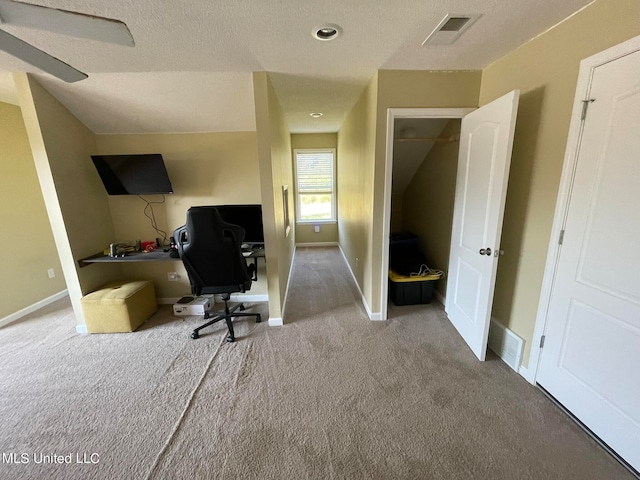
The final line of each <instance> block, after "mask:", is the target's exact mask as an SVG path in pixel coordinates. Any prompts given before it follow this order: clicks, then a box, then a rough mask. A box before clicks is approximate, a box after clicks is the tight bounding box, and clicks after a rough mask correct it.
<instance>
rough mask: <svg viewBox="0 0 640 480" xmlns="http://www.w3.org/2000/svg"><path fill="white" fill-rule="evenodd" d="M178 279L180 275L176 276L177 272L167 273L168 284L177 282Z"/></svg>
mask: <svg viewBox="0 0 640 480" xmlns="http://www.w3.org/2000/svg"><path fill="white" fill-rule="evenodd" d="M179 278H180V275H178V272H167V279H168V280H169V281H170V282H177V281H178V279H179Z"/></svg>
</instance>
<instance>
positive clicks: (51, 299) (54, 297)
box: [0, 290, 69, 327]
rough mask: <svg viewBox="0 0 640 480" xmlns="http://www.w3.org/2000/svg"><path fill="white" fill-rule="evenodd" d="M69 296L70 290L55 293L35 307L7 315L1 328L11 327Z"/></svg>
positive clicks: (1, 321)
mask: <svg viewBox="0 0 640 480" xmlns="http://www.w3.org/2000/svg"><path fill="white" fill-rule="evenodd" d="M68 295H69V291H68V290H62V291H61V292H58V293H55V294H53V295H51V296H50V297H47V298H45V299H44V300H40V301H39V302H36V303H34V304H33V305H29V306H28V307H25V308H23V309H21V310H18V311H17V312H15V313H12V314H10V315H7V316H6V317H4V318H2V319H0V327H4V326H5V325H9V324H10V323H12V322H15V321H16V320H20V319H21V318H22V317H25V316H27V315H29V314H30V313H33V312H35V311H37V310H40V309H41V308H43V307H46V306H47V305H49V304H50V303H53V302H55V301H58V300H60V299H61V298H64V297H66V296H68Z"/></svg>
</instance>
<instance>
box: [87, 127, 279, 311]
mask: <svg viewBox="0 0 640 480" xmlns="http://www.w3.org/2000/svg"><path fill="white" fill-rule="evenodd" d="M96 153H99V154H128V153H160V154H162V157H163V159H164V161H165V165H166V167H167V172H168V174H169V178H170V179H171V184H172V186H173V191H174V193H173V194H172V195H166V196H165V200H164V203H159V204H155V205H153V211H154V214H155V217H156V220H157V224H158V227H159V228H160V229H161V230H164V232H166V234H167V240H168V238H169V237H170V236H171V234H172V233H173V231H174V230H175V229H176V228H177V227H179V226H181V225H184V223H185V219H186V211H187V210H188V209H189V207H191V206H195V205H222V204H251V203H262V200H261V194H260V174H259V166H258V147H257V139H256V133H255V132H220V133H190V134H146V135H96ZM95 175H96V176H97V173H95ZM100 194H102V195H103V196H104V197H105V198H107V200H108V203H109V209H110V213H111V218H112V221H113V227H114V232H115V236H114V238H113V239H112V240H111V241H117V242H126V241H135V240H142V241H147V240H155V239H156V237H160V238H162V235H159V234H158V233H157V232H156V231H155V230H154V229H153V228H152V226H151V222H150V221H149V219H148V218H147V217H146V216H145V215H144V208H145V205H146V203H145V202H144V201H143V200H141V199H140V198H138V197H137V196H129V195H122V196H107V194H106V192H105V190H104V188H102V187H101V188H100ZM144 198H145V199H146V200H149V201H153V202H162V196H161V195H145V196H144ZM105 247H108V243H107V244H106V245H105ZM258 265H259V267H260V268H259V271H258V281H257V282H254V283H253V285H252V286H251V291H250V292H248V294H249V295H266V294H267V281H266V274H265V273H266V271H265V268H264V262H262V261H259V263H258ZM92 268H95V266H92ZM168 272H178V274H179V275H180V279H179V281H178V282H169V281H168V278H167V273H168ZM123 273H124V275H125V276H126V277H127V278H144V279H147V280H152V281H153V282H154V285H155V288H156V295H157V296H158V297H159V298H164V299H174V298H176V297H180V296H182V295H187V294H189V293H190V286H189V279H188V277H187V274H186V271H185V269H184V267H183V265H182V263H181V262H180V261H169V262H152V263H133V264H127V265H123Z"/></svg>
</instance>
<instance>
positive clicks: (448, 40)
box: [422, 14, 480, 45]
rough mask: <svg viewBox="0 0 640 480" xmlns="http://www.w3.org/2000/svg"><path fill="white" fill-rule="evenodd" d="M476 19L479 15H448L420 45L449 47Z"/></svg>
mask: <svg viewBox="0 0 640 480" xmlns="http://www.w3.org/2000/svg"><path fill="white" fill-rule="evenodd" d="M478 18H480V15H453V14H449V15H447V16H446V17H444V18H443V19H442V21H441V22H440V23H439V24H438V26H437V27H436V28H435V29H434V30H433V32H431V33H430V34H429V36H428V37H427V38H426V39H425V41H424V42H422V45H451V44H452V43H453V42H455V41H456V40H457V39H458V37H459V36H460V35H462V34H463V33H464V32H465V31H466V30H467V29H468V28H469V27H470V26H471V25H473V23H474V22H475V21H476V20H477V19H478Z"/></svg>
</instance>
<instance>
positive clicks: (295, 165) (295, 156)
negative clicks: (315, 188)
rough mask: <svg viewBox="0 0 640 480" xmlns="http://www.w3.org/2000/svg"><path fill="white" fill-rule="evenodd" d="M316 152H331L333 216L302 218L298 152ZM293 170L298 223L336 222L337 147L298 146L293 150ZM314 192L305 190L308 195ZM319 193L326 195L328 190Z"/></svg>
mask: <svg viewBox="0 0 640 480" xmlns="http://www.w3.org/2000/svg"><path fill="white" fill-rule="evenodd" d="M299 153H304V154H314V153H324V154H326V153H330V154H331V157H332V169H333V171H332V175H331V218H322V219H318V218H316V219H303V218H300V215H301V209H300V191H299V189H298V154H299ZM293 170H294V174H295V175H294V176H295V178H294V185H295V193H296V225H297V224H302V225H305V224H306V225H309V224H312V225H313V224H322V223H336V222H337V218H336V211H337V207H336V205H337V196H336V149H335V148H296V149H294V150H293ZM313 193H314V192H304V194H306V195H310V194H311V195H312V194H313ZM317 194H322V195H326V194H327V192H317Z"/></svg>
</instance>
